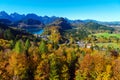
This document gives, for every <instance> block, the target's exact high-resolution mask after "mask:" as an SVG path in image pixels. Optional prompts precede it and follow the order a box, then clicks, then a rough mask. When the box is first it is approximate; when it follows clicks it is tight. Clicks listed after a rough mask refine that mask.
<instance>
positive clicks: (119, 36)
mask: <svg viewBox="0 0 120 80" xmlns="http://www.w3.org/2000/svg"><path fill="white" fill-rule="evenodd" d="M93 35H94V36H96V37H104V38H110V37H116V38H120V34H115V33H114V34H110V33H98V34H93Z"/></svg>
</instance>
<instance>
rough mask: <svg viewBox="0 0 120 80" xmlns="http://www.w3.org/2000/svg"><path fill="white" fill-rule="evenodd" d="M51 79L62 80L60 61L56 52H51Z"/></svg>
mask: <svg viewBox="0 0 120 80" xmlns="http://www.w3.org/2000/svg"><path fill="white" fill-rule="evenodd" d="M49 80H60V76H59V63H58V62H57V58H56V56H55V55H54V54H51V56H50V74H49Z"/></svg>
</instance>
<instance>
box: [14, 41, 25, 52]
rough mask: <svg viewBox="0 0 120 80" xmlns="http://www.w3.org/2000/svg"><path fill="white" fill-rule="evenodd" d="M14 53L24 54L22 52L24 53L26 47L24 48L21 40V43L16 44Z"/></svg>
mask: <svg viewBox="0 0 120 80" xmlns="http://www.w3.org/2000/svg"><path fill="white" fill-rule="evenodd" d="M14 51H15V52H16V53H22V52H24V46H23V43H22V41H21V40H19V41H17V42H16V44H15V48H14Z"/></svg>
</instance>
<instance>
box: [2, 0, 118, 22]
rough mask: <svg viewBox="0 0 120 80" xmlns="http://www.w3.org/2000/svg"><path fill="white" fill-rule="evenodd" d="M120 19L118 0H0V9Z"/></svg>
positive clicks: (51, 14) (102, 19) (85, 17)
mask: <svg viewBox="0 0 120 80" xmlns="http://www.w3.org/2000/svg"><path fill="white" fill-rule="evenodd" d="M3 10H4V11H6V12H8V13H13V12H18V13H20V14H27V13H36V14H38V15H40V16H44V15H47V16H60V17H67V18H69V19H82V20H83V19H95V20H99V21H120V0H0V11H3Z"/></svg>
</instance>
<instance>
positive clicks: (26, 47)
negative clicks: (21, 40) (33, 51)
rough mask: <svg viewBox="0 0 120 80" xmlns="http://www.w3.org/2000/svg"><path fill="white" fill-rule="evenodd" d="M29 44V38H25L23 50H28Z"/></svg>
mask: <svg viewBox="0 0 120 80" xmlns="http://www.w3.org/2000/svg"><path fill="white" fill-rule="evenodd" d="M30 46H31V44H30V40H29V39H27V40H26V42H25V50H28V49H29V48H30Z"/></svg>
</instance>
